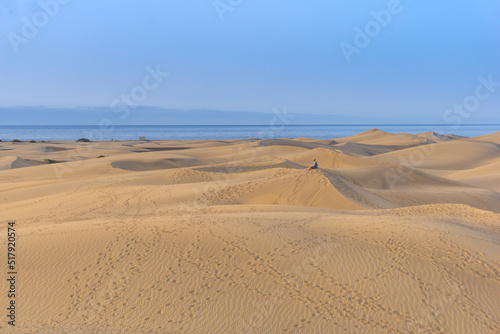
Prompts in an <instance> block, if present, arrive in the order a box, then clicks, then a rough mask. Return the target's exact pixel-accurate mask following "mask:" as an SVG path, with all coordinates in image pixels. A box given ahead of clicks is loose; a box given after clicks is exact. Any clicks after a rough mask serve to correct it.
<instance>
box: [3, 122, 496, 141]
mask: <svg viewBox="0 0 500 334" xmlns="http://www.w3.org/2000/svg"><path fill="white" fill-rule="evenodd" d="M375 128H376V129H380V130H383V131H387V132H391V133H402V132H404V133H412V134H418V133H422V132H428V131H433V132H436V133H438V134H455V135H459V136H464V137H475V136H481V135H485V134H489V133H493V132H497V131H500V124H469V125H449V124H445V125H443V124H418V125H414V124H349V125H113V126H107V127H106V126H95V125H68V126H64V125H54V126H50V125H43V126H34V125H26V126H0V140H2V141H12V140H14V139H18V140H21V141H30V140H35V141H42V140H43V141H62V140H70V141H72V140H77V139H79V138H87V139H89V140H92V141H98V140H111V139H113V140H138V139H139V137H146V139H147V140H172V139H174V140H192V139H270V138H299V137H308V138H315V139H334V138H339V137H346V136H351V135H355V134H358V133H361V132H364V131H368V130H371V129H375Z"/></svg>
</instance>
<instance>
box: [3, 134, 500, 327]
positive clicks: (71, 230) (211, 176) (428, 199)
mask: <svg viewBox="0 0 500 334" xmlns="http://www.w3.org/2000/svg"><path fill="white" fill-rule="evenodd" d="M99 156H103V157H99ZM98 157H99V158H98ZM313 158H316V159H317V160H318V163H319V166H320V169H318V170H311V171H309V172H305V171H304V169H305V168H306V167H307V166H309V165H310V164H311V162H312V159H313ZM499 213H500V134H499V133H494V134H490V135H486V136H481V137H475V138H463V137H459V136H454V135H451V134H450V135H440V134H437V133H433V132H426V133H422V134H417V135H414V134H404V133H403V134H391V133H387V132H383V131H380V130H377V129H374V130H370V131H367V132H365V133H361V134H358V135H355V136H350V137H345V138H332V140H315V139H310V138H298V139H286V138H283V139H266V140H212V141H151V142H149V141H144V142H139V141H115V142H107V141H106V142H91V143H76V142H45V143H42V142H37V143H24V142H21V143H11V142H0V217H1V219H0V221H1V222H2V226H1V227H0V229H1V230H2V231H1V232H0V238H1V241H2V250H1V254H4V255H2V258H4V259H6V252H7V222H8V221H9V220H15V221H16V233H17V246H16V256H17V259H18V264H17V270H18V277H17V289H18V296H17V297H16V303H17V304H18V308H17V319H16V321H17V326H16V330H17V331H13V330H12V328H10V326H8V325H7V318H6V317H5V316H4V317H3V318H4V320H3V321H2V322H0V332H2V333H3V332H5V333H10V332H18V333H499V332H500V214H499ZM6 262H7V261H6V260H3V261H2V270H3V272H4V273H6V272H7V263H6ZM7 290H8V285H7V282H6V280H2V281H1V283H0V291H1V293H0V296H1V297H0V305H1V307H2V308H4V306H5V307H7V303H8V299H7V294H6V291H7ZM4 310H5V308H4ZM4 312H5V311H4Z"/></svg>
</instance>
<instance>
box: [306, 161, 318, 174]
mask: <svg viewBox="0 0 500 334" xmlns="http://www.w3.org/2000/svg"><path fill="white" fill-rule="evenodd" d="M311 169H318V162H317V161H316V158H313V164H312V165H311V166H309V167H307V168H306V172H308V171H310V170H311Z"/></svg>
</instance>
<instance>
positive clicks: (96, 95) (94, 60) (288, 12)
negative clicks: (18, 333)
mask: <svg viewBox="0 0 500 334" xmlns="http://www.w3.org/2000/svg"><path fill="white" fill-rule="evenodd" d="M59 1H60V2H58V1H57V0H41V1H27V0H25V1H23V0H20V1H14V0H2V1H1V2H0V123H3V124H13V123H16V122H19V117H21V116H22V113H13V112H12V110H16V109H13V108H12V107H19V106H32V107H37V106H44V107H53V108H59V109H58V112H57V113H52V112H51V109H50V108H43V109H40V111H39V113H43V115H44V119H45V121H46V122H47V121H48V122H50V120H51V119H54V124H55V123H56V122H57V117H58V116H57V115H59V112H60V108H64V109H67V110H68V111H67V112H68V120H67V122H74V123H78V121H79V118H81V115H82V112H84V111H82V110H84V109H82V107H94V108H97V107H98V108H102V109H103V110H104V109H109V108H112V107H116V106H117V105H121V106H122V107H123V105H127V106H128V107H130V108H131V109H133V111H134V113H140V112H141V107H146V106H154V107H160V108H166V109H169V110H191V109H197V110H201V109H203V110H222V111H247V112H271V111H272V110H273V109H274V108H284V107H286V108H287V110H288V112H290V113H297V114H321V115H329V116H328V119H329V120H333V121H335V119H336V117H337V119H338V120H339V122H350V123H352V122H356V121H357V122H359V123H364V121H363V120H365V119H366V120H368V119H369V120H373V119H377V117H380V119H381V120H383V121H382V123H388V121H387V120H389V123H390V122H391V120H393V122H394V123H401V122H405V121H407V122H410V123H439V122H455V121H457V119H458V118H460V121H461V122H463V123H481V122H483V123H484V122H495V123H500V121H499V120H498V112H499V107H500V86H497V85H496V84H495V83H497V82H500V62H498V58H499V55H500V38H499V36H500V20H499V19H498V18H499V17H500V3H499V2H498V1H496V0H489V1H486V0H475V1H457V0H443V1H430V0H428V1H424V0H419V1H417V0H413V1H411V0H401V1H397V0H390V1H387V0H385V1H375V0H372V1H370V0H366V1H362V2H361V1H347V0H346V1H325V0H321V1H320V0H309V1H297V0H287V1H269V0H251V1H250V0H215V1H214V0H203V1H200V0H196V1H195V0H175V1H174V0H149V1H144V0H143V1H139V0H134V1H132V0H108V1H95V0H86V1H83V0H70V1H68V0H65V1H62V0H59ZM231 4H232V5H231ZM391 11H392V12H391ZM374 13H375V14H374ZM377 13H378V14H377ZM384 13H385V16H384ZM387 13H389V14H390V17H389V16H387ZM374 15H375V16H379V20H382V21H379V22H377V21H376V19H375V17H374ZM380 17H381V18H382V19H380ZM30 27H31V28H33V27H34V28H35V29H34V30H33V29H31V30H30V29H29V28H30ZM367 29H368V30H367ZM370 29H372V30H370ZM359 31H362V34H363V35H366V36H365V37H364V38H362V37H360V36H357V34H358V32H359ZM369 35H371V36H369ZM356 38H357V39H358V42H359V40H360V38H361V40H363V41H364V43H362V45H361V44H360V43H358V44H356ZM368 39H369V43H367V42H366V41H367V40H368ZM365 44H367V45H365ZM342 45H344V46H345V45H349V46H350V47H353V48H356V49H357V52H355V53H352V54H350V55H349V56H348V57H346V55H345V47H344V51H342V48H341V46H342ZM350 50H352V49H350ZM148 69H149V70H148ZM151 70H153V72H154V71H155V70H159V71H160V73H166V72H168V76H166V75H165V76H162V77H161V78H160V80H159V81H158V80H157V81H155V80H154V78H153V77H151ZM148 75H149V78H148V77H147V76H148ZM480 77H481V78H483V79H484V80H486V81H488V80H489V81H490V86H489V87H483V88H482V90H483V91H484V92H486V93H489V94H486V95H488V96H487V97H486V98H481V99H477V98H476V100H474V97H475V95H476V88H477V86H478V85H481V82H482V81H481V80H479V79H478V78H480ZM484 80H483V81H484ZM144 82H146V86H147V89H146V88H145V86H144V85H145V83H144ZM491 82H493V84H491ZM499 85H500V84H499ZM153 86H154V87H153ZM488 88H490V91H487V89H488ZM485 89H486V90H485ZM127 95H128V96H129V99H128V100H127V99H125V98H124V96H127ZM132 95H133V96H135V99H134V98H132V99H130V96H132ZM484 95H485V94H482V95H481V96H484ZM117 101H118V102H117ZM127 101H128V102H127ZM476 102H477V103H476ZM464 103H469V109H470V111H469V112H464V111H462V112H460V111H459V109H453V108H454V105H457V104H458V105H461V104H464ZM474 103H476V105H474ZM450 109H451V111H448V112H447V110H450ZM18 110H24V109H18ZM103 112H104V111H103ZM107 112H109V110H107ZM155 114H157V113H155ZM188 114H189V113H186V115H188ZM144 116H145V117H146V119H148V117H150V118H151V123H150V124H156V121H157V120H156V119H155V116H154V115H153V114H149V113H147V112H144ZM96 117H97V116H96ZM97 118H98V117H97ZM97 118H96V119H97ZM89 121H92V120H86V122H87V123H88V122H89ZM142 121H143V122H144V119H143V120H142ZM246 121H247V120H246V118H245V122H246ZM25 122H26V124H32V123H37V122H38V121H37V120H36V119H34V118H31V122H30V121H29V120H25ZM129 122H132V118H131V119H130V120H129ZM371 122H373V121H371ZM125 123H126V122H125ZM235 123H238V116H237V115H236V114H235Z"/></svg>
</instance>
